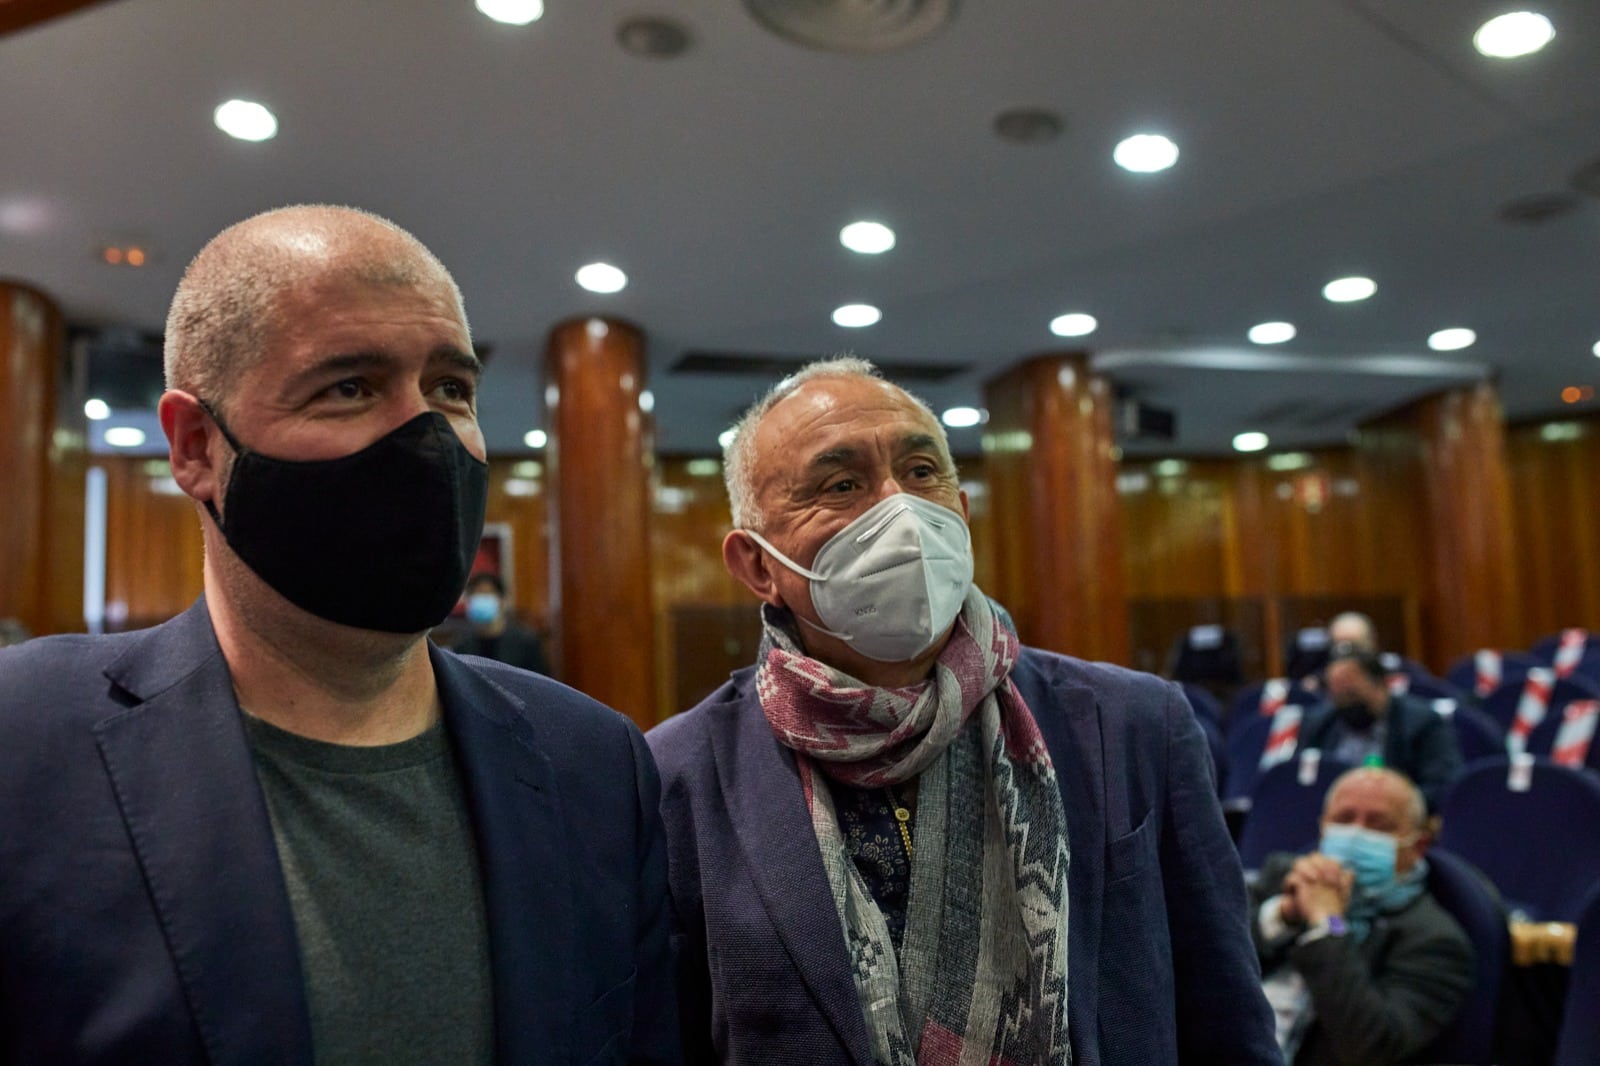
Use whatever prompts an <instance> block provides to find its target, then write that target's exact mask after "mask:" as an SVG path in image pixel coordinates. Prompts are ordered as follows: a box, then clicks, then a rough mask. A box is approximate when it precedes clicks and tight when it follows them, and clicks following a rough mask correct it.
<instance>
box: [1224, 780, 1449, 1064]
mask: <svg viewBox="0 0 1600 1066" xmlns="http://www.w3.org/2000/svg"><path fill="white" fill-rule="evenodd" d="M1430 842H1431V837H1430V834H1429V831H1428V814H1427V809H1426V808H1425V806H1424V805H1423V800H1422V794H1421V793H1420V792H1418V791H1417V788H1416V786H1415V785H1413V784H1412V783H1411V782H1410V781H1407V780H1406V779H1405V778H1404V777H1403V776H1401V775H1400V774H1397V773H1395V772H1394V771H1393V770H1386V769H1381V768H1378V767H1357V768H1356V769H1354V770H1350V771H1348V772H1346V773H1345V774H1343V775H1341V776H1340V777H1339V778H1338V779H1337V780H1336V781H1334V783H1333V787H1332V788H1331V789H1329V791H1328V798H1327V801H1326V802H1325V804H1324V805H1323V814H1322V842H1321V844H1320V845H1319V846H1318V850H1317V851H1315V852H1313V853H1311V854H1309V855H1301V856H1299V857H1296V856H1293V855H1288V854H1283V853H1279V854H1276V855H1272V856H1269V857H1268V859H1267V862H1266V864H1265V865H1264V866H1263V867H1262V870H1261V878H1260V880H1259V881H1258V882H1257V885H1256V890H1255V892H1254V893H1253V894H1252V900H1253V905H1254V922H1253V926H1254V933H1255V937H1256V947H1257V950H1258V951H1259V952H1260V956H1261V969H1262V973H1263V974H1264V975H1265V980H1264V981H1263V986H1264V987H1265V989H1266V992H1267V998H1268V999H1269V1000H1270V1001H1271V1002H1272V1006H1273V1010H1274V1011H1275V1013H1276V1015H1277V1021H1278V1044H1279V1046H1280V1047H1282V1048H1283V1051H1284V1059H1285V1061H1287V1062H1290V1063H1293V1064H1294V1066H1320V1064H1322V1063H1360V1064H1361V1066H1385V1064H1386V1063H1397V1062H1402V1061H1406V1060H1407V1059H1408V1058H1409V1056H1411V1055H1413V1054H1415V1053H1416V1052H1417V1051H1418V1050H1420V1049H1421V1048H1423V1047H1424V1046H1426V1045H1427V1043H1428V1042H1429V1041H1430V1040H1432V1039H1433V1038H1434V1037H1435V1036H1437V1035H1438V1034H1439V1033H1440V1032H1441V1031H1442V1030H1443V1029H1444V1027H1445V1026H1446V1025H1448V1024H1449V1023H1450V1021H1451V1019H1453V1018H1454V1017H1455V1015H1456V1012H1457V1011H1458V1010H1459V1009H1460V1007H1461V1004H1462V1002H1463V1001H1464V1000H1465V999H1466V995H1467V991H1468V989H1470V988H1471V986H1472V972H1473V954H1472V945H1471V943H1470V942H1469V941H1468V940H1467V935H1466V933H1464V932H1462V930H1461V927H1460V926H1459V925H1457V924H1456V922H1455V919H1453V918H1451V917H1450V915H1448V914H1446V913H1445V911H1444V909H1443V908H1442V907H1440V906H1439V904H1438V903H1436V902H1435V901H1434V899H1433V897H1432V896H1430V895H1429V894H1428V892H1427V887H1426V885H1427V871H1428V865H1427V860H1425V859H1424V858H1423V853H1424V852H1425V851H1426V850H1427V847H1428V844H1429V843H1430Z"/></svg>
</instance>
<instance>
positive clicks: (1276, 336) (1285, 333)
mask: <svg viewBox="0 0 1600 1066" xmlns="http://www.w3.org/2000/svg"><path fill="white" fill-rule="evenodd" d="M1294 335H1295V328H1294V323H1292V322H1261V323H1258V324H1257V325H1254V326H1251V327H1250V332H1249V333H1248V334H1247V336H1248V337H1249V338H1250V339H1251V340H1252V341H1254V342H1255V343H1256V344H1282V343H1283V342H1284V341H1292V340H1294Z"/></svg>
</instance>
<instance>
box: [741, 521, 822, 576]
mask: <svg viewBox="0 0 1600 1066" xmlns="http://www.w3.org/2000/svg"><path fill="white" fill-rule="evenodd" d="M740 532H742V533H743V534H744V535H745V536H747V537H749V538H750V539H751V540H753V541H755V542H756V543H757V544H759V545H761V546H762V547H763V548H765V549H767V552H768V553H769V554H770V555H771V556H772V557H773V558H775V559H777V560H778V562H780V563H782V564H783V565H784V566H787V567H788V568H789V569H790V570H793V571H794V572H795V573H797V574H799V575H800V576H801V577H804V578H810V579H811V580H812V581H826V580H828V579H827V578H825V577H823V576H822V575H821V574H819V573H817V572H816V571H815V570H807V569H806V568H805V567H803V566H801V565H800V564H799V563H797V562H795V561H794V560H793V559H791V558H789V557H788V556H787V555H785V554H783V553H782V552H781V551H779V550H778V549H777V548H774V547H773V546H772V545H771V544H769V543H768V542H767V538H766V537H763V536H762V535H761V534H760V533H757V532H756V531H755V530H753V529H745V530H741V531H740Z"/></svg>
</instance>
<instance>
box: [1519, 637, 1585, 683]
mask: <svg viewBox="0 0 1600 1066" xmlns="http://www.w3.org/2000/svg"><path fill="white" fill-rule="evenodd" d="M1569 642H1570V644H1571V646H1572V651H1571V652H1570V653H1569V654H1576V655H1577V656H1578V660H1577V662H1576V663H1573V664H1571V665H1570V669H1571V670H1572V671H1574V672H1576V673H1578V674H1580V675H1583V676H1586V677H1588V678H1589V680H1591V681H1600V633H1591V632H1588V631H1587V630H1583V629H1563V630H1562V631H1561V632H1559V633H1552V634H1551V635H1550V636H1548V637H1545V638H1544V639H1543V640H1541V641H1538V642H1537V643H1536V644H1534V646H1533V647H1532V648H1531V649H1529V650H1530V651H1531V652H1532V653H1533V657H1534V658H1536V659H1538V660H1539V662H1540V663H1541V664H1544V665H1558V664H1559V662H1560V660H1561V653H1562V645H1563V644H1566V643H1569Z"/></svg>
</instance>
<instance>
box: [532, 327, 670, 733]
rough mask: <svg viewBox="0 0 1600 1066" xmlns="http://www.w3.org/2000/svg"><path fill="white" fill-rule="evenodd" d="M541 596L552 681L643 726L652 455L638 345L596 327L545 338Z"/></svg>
mask: <svg viewBox="0 0 1600 1066" xmlns="http://www.w3.org/2000/svg"><path fill="white" fill-rule="evenodd" d="M545 381H546V388H545V402H546V405H547V406H548V408H549V413H550V430H549V432H550V442H549V446H548V447H549V450H548V464H549V475H550V487H551V488H550V492H551V494H550V511H551V515H550V517H551V538H550V567H551V571H550V595H551V601H552V602H551V616H552V619H553V621H554V622H555V637H556V641H555V643H556V645H557V653H558V656H559V658H558V660H557V661H558V662H560V664H561V679H562V680H563V681H565V682H566V683H567V684H569V685H571V686H573V687H574V688H576V689H579V690H580V691H582V692H585V693H587V694H589V695H590V696H593V697H594V698H595V699H597V700H599V701H600V702H602V703H605V704H608V705H609V706H611V707H614V708H616V709H617V710H619V711H621V712H623V713H624V714H626V715H628V716H629V717H631V718H632V719H633V720H634V721H635V722H637V723H638V724H639V726H640V727H641V728H649V727H650V726H652V725H654V724H655V723H656V721H657V720H658V718H659V717H660V715H659V712H658V709H657V708H656V700H655V654H656V641H655V605H654V602H653V599H654V596H653V585H652V583H651V579H650V512H651V495H650V493H651V489H650V471H651V467H652V465H653V463H654V454H653V453H654V447H653V444H652V442H651V439H650V427H649V424H648V421H647V419H646V418H645V415H644V412H642V411H641V410H640V407H639V394H640V392H642V391H643V389H644V335H643V334H642V333H640V331H639V330H638V329H637V328H635V327H634V326H631V325H628V324H627V323H624V322H618V321H615V320H611V319H602V318H574V319H568V320H567V321H565V322H561V323H559V324H558V325H557V326H556V327H555V328H554V329H552V330H551V331H550V340H549V345H548V348H547V350H546V355H545Z"/></svg>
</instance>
